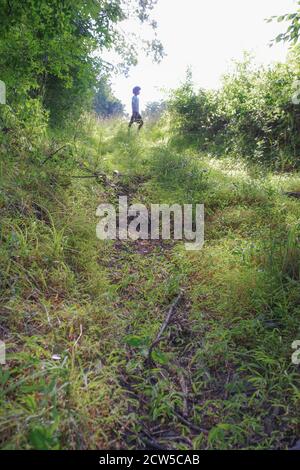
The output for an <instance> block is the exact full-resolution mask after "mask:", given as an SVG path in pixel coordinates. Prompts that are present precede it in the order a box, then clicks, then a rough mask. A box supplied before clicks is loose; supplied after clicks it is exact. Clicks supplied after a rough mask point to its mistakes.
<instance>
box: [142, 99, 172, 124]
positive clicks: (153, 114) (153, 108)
mask: <svg viewBox="0 0 300 470" xmlns="http://www.w3.org/2000/svg"><path fill="white" fill-rule="evenodd" d="M166 107H167V104H166V102H165V101H151V102H150V103H147V104H146V108H145V111H144V113H143V114H144V116H145V117H146V118H148V119H151V120H153V121H156V120H158V119H159V118H160V117H161V115H162V114H163V112H164V111H165V110H166Z"/></svg>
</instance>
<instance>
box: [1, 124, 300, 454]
mask: <svg viewBox="0 0 300 470" xmlns="http://www.w3.org/2000/svg"><path fill="white" fill-rule="evenodd" d="M16 132H21V131H19V130H18V131H17V130H16ZM22 132H23V133H24V135H23V134H22V135H23V137H22V139H21V143H22V145H21V144H20V140H19V139H18V138H17V137H16V135H15V134H13V133H12V132H8V134H7V135H5V136H4V137H3V138H2V143H1V167H0V171H1V193H0V210H1V245H0V260H1V278H0V282H1V310H0V315H1V327H0V333H1V339H2V340H4V341H5V343H6V349H7V361H6V365H3V366H1V375H0V380H1V385H2V387H1V392H0V399H1V417H0V426H1V443H2V448H5V449H7V448H9V449H15V448H21V449H83V448H90V449H99V448H107V449H108V448H145V447H146V448H171V449H172V448H174V449H200V448H206V449H230V448H236V449H238V448H247V449H269V448H274V449H279V448H289V447H291V446H292V444H293V442H294V441H295V440H296V439H297V437H299V418H298V416H297V414H298V413H297V410H298V409H299V398H300V394H299V368H298V366H296V365H294V364H292V362H291V355H292V352H293V350H292V349H291V344H292V342H293V341H294V340H296V339H299V337H300V331H299V296H300V288H299V276H300V273H299V261H300V259H299V257H300V252H299V248H298V245H299V228H300V227H299V216H300V206H299V202H298V201H297V200H293V199H289V198H288V197H286V196H285V195H284V194H283V193H282V191H283V190H285V189H288V190H296V189H297V188H299V183H300V179H299V176H298V174H297V173H294V174H291V175H278V174H276V175H274V174H271V173H270V174H267V173H266V172H265V170H264V172H262V171H260V169H259V168H256V167H254V166H253V167H252V168H251V167H249V166H248V167H245V166H244V165H243V164H242V163H240V162H238V161H237V160H236V161H233V159H230V158H229V159H228V158H227V159H223V160H222V159H214V158H212V157H209V156H208V155H205V154H199V153H198V152H197V151H195V150H191V149H189V148H184V149H182V148H178V147H177V146H176V143H175V142H174V140H172V139H171V140H170V141H168V128H167V124H166V122H163V121H162V122H161V123H159V124H157V125H152V126H149V127H148V129H147V126H146V128H145V130H143V131H142V132H141V133H140V134H137V133H135V131H134V130H132V131H131V132H130V133H128V130H127V127H126V124H124V123H122V122H121V123H120V122H117V121H107V122H102V121H96V120H95V119H94V118H92V117H90V116H85V117H84V118H83V119H82V121H81V122H79V123H78V124H77V127H76V128H75V129H72V130H71V129H70V130H69V135H66V132H58V131H56V132H55V133H54V131H52V132H50V131H49V132H48V133H46V131H45V132H44V131H43V132H44V133H43V135H41V136H40V138H39V139H35V140H34V142H35V143H34V145H33V144H32V142H31V139H30V138H29V137H28V134H26V132H27V131H26V130H25V131H24V130H22ZM28 132H29V131H28ZM27 137H28V138H27ZM120 194H126V195H128V197H129V198H130V200H132V201H138V202H143V203H145V204H147V205H149V204H151V203H158V202H161V203H162V202H164V203H204V204H205V217H206V225H205V245H204V248H203V249H202V250H201V251H198V252H186V251H185V249H184V245H183V244H181V243H179V242H177V243H170V244H163V243H156V244H151V242H150V241H144V242H142V241H138V242H135V243H133V242H128V243H120V242H118V241H116V242H114V241H109V242H106V241H100V240H98V239H97V238H96V232H95V229H96V223H97V218H96V215H95V213H96V208H97V206H98V205H99V203H101V202H111V201H114V202H115V201H116V200H117V196H118V195H120ZM179 292H183V300H182V302H181V304H180V306H179V307H178V311H177V312H176V315H175V317H174V320H173V322H172V323H171V324H170V325H169V326H168V328H167V331H166V332H165V335H164V337H163V340H162V341H161V342H160V343H159V344H158V345H157V346H156V347H155V348H154V349H153V351H152V354H151V360H150V361H149V360H148V359H149V358H148V356H147V355H148V352H149V348H150V346H151V344H152V342H153V340H154V339H155V337H156V335H157V333H158V331H159V329H160V327H161V325H162V323H163V322H164V319H165V315H166V312H167V310H168V308H169V306H170V304H171V303H172V301H173V299H174V298H175V297H176V296H177V295H178V293H179Z"/></svg>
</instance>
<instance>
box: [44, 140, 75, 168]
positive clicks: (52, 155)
mask: <svg viewBox="0 0 300 470" xmlns="http://www.w3.org/2000/svg"><path fill="white" fill-rule="evenodd" d="M68 145H70V144H64V145H62V146H61V147H59V148H58V149H57V150H55V151H54V152H52V153H50V155H48V157H47V158H45V160H44V161H43V162H42V164H43V165H45V163H47V161H48V160H50V158H52V157H54V155H56V154H57V153H58V152H60V151H61V150H63V149H64V148H65V147H67V146H68Z"/></svg>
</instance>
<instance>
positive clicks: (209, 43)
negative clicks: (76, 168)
mask: <svg viewBox="0 0 300 470" xmlns="http://www.w3.org/2000/svg"><path fill="white" fill-rule="evenodd" d="M295 4H296V2H295V0H226V1H224V0H159V1H158V5H157V6H156V7H155V10H154V12H153V16H154V17H155V19H156V20H157V21H158V36H159V38H160V40H161V41H162V43H163V45H164V48H165V52H166V54H167V56H166V57H165V58H164V59H163V61H162V62H161V63H160V64H153V63H152V61H151V59H149V58H147V57H146V55H145V54H143V53H141V54H140V57H139V64H138V65H137V66H136V67H133V68H132V69H131V70H130V74H129V77H128V78H125V77H124V76H118V77H116V78H114V80H113V89H114V91H115V94H116V96H117V97H118V98H120V99H121V100H122V102H123V103H124V104H125V105H126V109H127V110H129V104H130V100H131V89H132V87H133V86H135V85H139V86H141V87H142V93H141V107H142V109H143V107H144V106H145V104H146V103H147V102H148V101H157V100H159V99H161V98H163V97H164V91H163V89H170V88H174V87H176V86H177V85H178V84H179V83H180V82H181V81H182V80H183V79H184V77H185V72H186V69H187V67H188V66H191V68H192V71H193V79H194V82H195V85H196V86H197V87H204V88H217V87H218V86H219V83H220V78H221V76H222V75H223V74H224V73H226V71H228V70H230V67H231V61H232V59H241V58H242V57H243V52H244V51H245V50H247V51H250V52H252V53H253V54H254V55H255V60H256V62H257V63H263V64H269V63H272V62H274V61H283V60H284V59H285V58H286V54H287V50H288V46H287V45H284V44H276V45H275V46H273V47H269V44H270V41H271V40H272V39H274V37H275V36H276V35H277V34H279V33H280V32H282V31H283V30H284V27H285V26H284V24H283V23H277V22H272V23H266V22H265V19H266V18H268V17H270V16H273V15H280V14H284V13H288V12H292V11H294V10H295ZM124 29H125V30H128V31H136V30H137V26H136V25H134V24H131V23H129V22H127V23H126V24H125V25H124ZM108 58H110V57H108Z"/></svg>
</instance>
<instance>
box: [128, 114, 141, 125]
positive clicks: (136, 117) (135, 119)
mask: <svg viewBox="0 0 300 470" xmlns="http://www.w3.org/2000/svg"><path fill="white" fill-rule="evenodd" d="M142 120H143V119H142V116H141V115H140V113H132V116H131V119H130V122H132V123H133V122H141V121H142Z"/></svg>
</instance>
